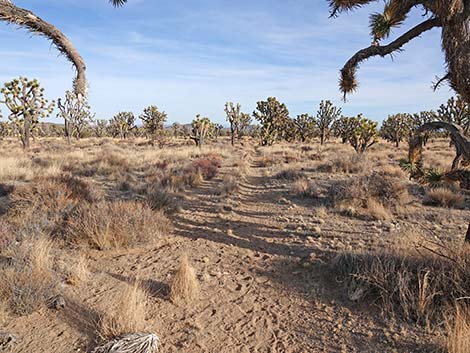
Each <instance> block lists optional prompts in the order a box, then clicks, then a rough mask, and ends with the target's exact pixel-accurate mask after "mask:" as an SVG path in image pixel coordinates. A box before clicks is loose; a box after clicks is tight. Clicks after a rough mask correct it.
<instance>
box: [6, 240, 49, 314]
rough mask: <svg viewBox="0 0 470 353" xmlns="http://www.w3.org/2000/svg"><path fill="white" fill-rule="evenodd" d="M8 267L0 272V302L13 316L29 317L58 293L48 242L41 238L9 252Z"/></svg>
mask: <svg viewBox="0 0 470 353" xmlns="http://www.w3.org/2000/svg"><path fill="white" fill-rule="evenodd" d="M10 255H11V258H12V259H13V260H12V261H11V263H10V264H9V265H7V266H5V267H4V268H3V269H2V270H1V271H0V276H1V278H2V281H0V302H1V303H3V306H4V307H5V306H6V307H7V309H8V311H9V312H11V313H12V314H14V315H19V316H21V315H28V314H31V313H33V312H34V311H36V310H38V309H39V308H40V307H42V306H43V305H45V303H46V301H47V299H49V298H50V297H52V296H53V295H54V294H56V293H55V292H56V291H57V288H58V287H57V281H56V278H55V276H54V273H53V271H52V256H51V243H50V241H48V240H46V239H44V238H41V239H36V240H34V241H32V242H29V243H26V242H25V243H23V244H21V246H20V247H18V248H15V249H14V250H11V253H10Z"/></svg>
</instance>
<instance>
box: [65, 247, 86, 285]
mask: <svg viewBox="0 0 470 353" xmlns="http://www.w3.org/2000/svg"><path fill="white" fill-rule="evenodd" d="M89 276H90V271H89V269H88V260H87V258H86V256H85V255H84V254H80V255H79V256H78V258H77V260H76V261H74V262H73V263H72V264H71V265H70V267H69V269H68V273H67V277H66V282H67V283H68V284H70V285H72V286H76V285H78V284H79V283H82V282H86V281H87V280H88V278H89Z"/></svg>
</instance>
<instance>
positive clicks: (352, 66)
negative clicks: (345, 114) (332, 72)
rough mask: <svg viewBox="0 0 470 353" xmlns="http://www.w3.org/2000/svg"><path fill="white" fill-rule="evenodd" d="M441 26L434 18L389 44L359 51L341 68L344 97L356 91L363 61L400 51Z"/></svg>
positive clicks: (372, 46)
mask: <svg viewBox="0 0 470 353" xmlns="http://www.w3.org/2000/svg"><path fill="white" fill-rule="evenodd" d="M441 26H442V23H441V21H440V20H439V19H438V18H432V19H429V20H426V21H424V22H422V23H420V24H419V25H417V26H416V27H413V28H412V29H410V30H409V31H408V32H406V33H405V34H403V35H402V36H400V37H399V38H397V39H396V40H394V41H393V42H391V43H390V44H388V45H383V46H380V45H371V46H370V47H368V48H365V49H362V50H360V51H358V52H357V53H356V54H355V55H354V56H353V57H352V58H351V59H349V60H348V61H347V62H346V64H345V65H344V67H343V68H342V69H341V81H340V85H341V90H342V92H343V93H344V97H345V98H346V94H347V93H350V92H352V91H354V90H355V89H356V87H357V82H356V71H357V69H358V67H359V64H360V63H361V62H363V61H365V60H367V59H369V58H371V57H374V56H381V57H384V56H386V55H389V54H392V53H393V52H396V51H399V50H400V49H401V48H402V47H403V46H404V45H405V44H406V43H408V42H409V41H411V40H412V39H414V38H416V37H418V36H420V35H421V34H422V33H424V32H426V31H429V30H431V29H432V28H435V27H441Z"/></svg>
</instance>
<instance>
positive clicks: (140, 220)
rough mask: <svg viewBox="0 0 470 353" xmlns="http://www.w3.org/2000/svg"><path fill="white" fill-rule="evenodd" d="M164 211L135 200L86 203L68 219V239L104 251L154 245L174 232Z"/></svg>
mask: <svg viewBox="0 0 470 353" xmlns="http://www.w3.org/2000/svg"><path fill="white" fill-rule="evenodd" d="M171 230H172V226H171V222H170V221H169V220H168V218H167V217H166V216H165V215H164V214H163V212H161V211H152V209H151V208H150V207H148V206H147V205H144V204H142V203H139V202H134V201H119V202H100V203H96V204H82V205H80V206H79V207H77V209H76V210H75V211H74V212H73V213H72V214H71V215H70V217H68V219H67V224H66V228H65V232H64V236H65V238H66V240H67V241H69V242H71V243H73V244H83V243H85V244H88V245H89V246H91V247H93V248H96V249H99V250H103V249H109V248H120V247H129V246H133V245H137V244H141V243H148V242H153V241H156V240H157V239H159V238H160V237H161V236H163V235H166V234H168V233H169V232H171Z"/></svg>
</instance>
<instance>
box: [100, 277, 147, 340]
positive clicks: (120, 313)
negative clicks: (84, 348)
mask: <svg viewBox="0 0 470 353" xmlns="http://www.w3.org/2000/svg"><path fill="white" fill-rule="evenodd" d="M148 297H149V295H148V292H147V291H146V290H144V289H143V288H142V287H141V286H140V284H139V282H138V281H135V282H134V283H133V284H125V285H124V288H122V290H120V291H119V294H118V298H117V302H116V305H114V306H113V307H112V308H113V311H112V312H110V313H107V314H104V315H103V316H102V317H101V320H100V325H99V332H98V334H99V336H100V337H101V338H102V339H103V340H108V339H111V338H115V337H119V336H122V335H125V334H130V333H136V332H142V331H145V329H146V327H145V326H146V323H145V314H146V312H147V310H146V306H147V304H148Z"/></svg>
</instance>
